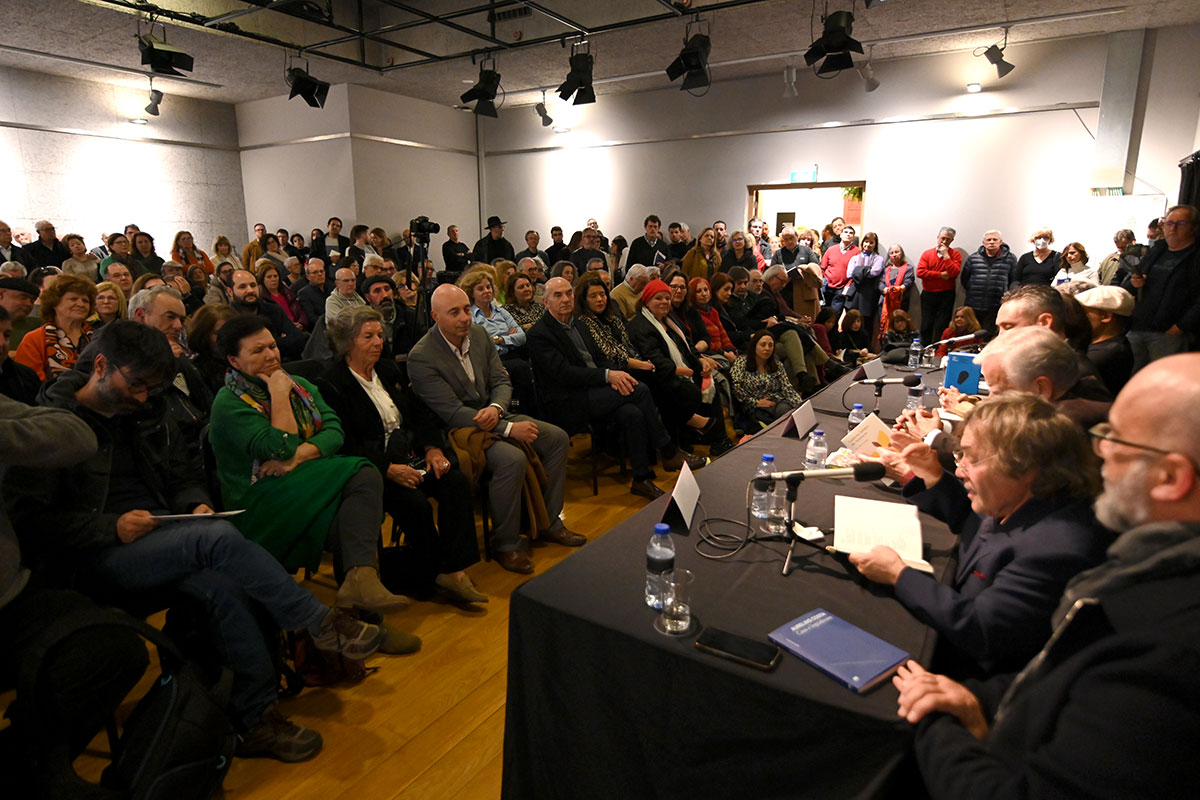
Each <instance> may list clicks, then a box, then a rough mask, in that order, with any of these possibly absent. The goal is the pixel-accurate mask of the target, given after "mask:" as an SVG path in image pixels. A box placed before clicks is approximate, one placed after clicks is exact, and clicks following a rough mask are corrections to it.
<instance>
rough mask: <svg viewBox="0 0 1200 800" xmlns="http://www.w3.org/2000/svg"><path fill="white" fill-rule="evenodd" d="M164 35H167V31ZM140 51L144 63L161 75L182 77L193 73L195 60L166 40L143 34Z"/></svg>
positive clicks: (139, 44) (140, 37)
mask: <svg viewBox="0 0 1200 800" xmlns="http://www.w3.org/2000/svg"><path fill="white" fill-rule="evenodd" d="M163 35H164V36H165V35H166V33H165V29H164V34H163ZM138 49H139V50H141V51H142V63H143V64H146V65H148V66H149V67H150V70H151V71H152V72H157V73H158V74H159V75H182V74H183V72H191V71H192V65H193V63H194V59H193V58H192V57H191V56H189V55H188V54H187V53H185V52H183V50H181V49H179V48H178V47H174V46H172V45H169V44H167V42H166V40H165V39H159V38H157V37H155V36H154V35H152V34H149V33H146V34H142V35H140V36H138ZM179 70H183V72H180V71H179Z"/></svg>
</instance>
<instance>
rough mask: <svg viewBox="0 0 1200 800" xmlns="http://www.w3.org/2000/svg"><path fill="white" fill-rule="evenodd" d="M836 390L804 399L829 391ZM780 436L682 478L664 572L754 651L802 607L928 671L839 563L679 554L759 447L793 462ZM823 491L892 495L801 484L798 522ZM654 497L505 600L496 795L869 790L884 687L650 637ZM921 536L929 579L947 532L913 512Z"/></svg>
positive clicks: (758, 552) (895, 727)
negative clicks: (849, 626) (503, 713)
mask: <svg viewBox="0 0 1200 800" xmlns="http://www.w3.org/2000/svg"><path fill="white" fill-rule="evenodd" d="M848 381H849V378H848V377H847V378H844V379H843V380H842V381H841V382H839V384H840V385H839V384H835V385H834V386H831V387H830V388H829V389H827V390H826V391H825V392H823V393H821V395H818V397H819V398H823V396H824V395H828V394H830V393H836V394H837V395H839V396H840V394H841V391H842V385H844V384H845V383H847V382H848ZM854 391H857V390H854ZM868 391H869V390H868ZM886 391H887V392H898V393H901V399H900V407H902V406H903V394H902V391H903V390H902V389H898V388H896V387H889V389H888V390H886ZM823 399H826V401H827V398H823ZM837 422H838V420H837V418H835V417H831V416H829V415H826V414H821V413H818V426H821V425H825V426H826V427H827V428H828V429H829V430H828V432H829V433H830V439H831V441H835V440H836V439H840V437H841V435H842V433H844V430H842V431H839V430H838V429H837V428H836V427H835V425H836V424H837ZM841 425H842V428H843V429H844V426H845V421H844V420H841ZM781 430H782V426H781V425H778V424H777V425H774V426H772V427H771V428H768V429H767V430H765V431H763V432H762V433H761V434H759V435H758V436H756V437H755V438H754V439H752V440H750V441H748V442H746V443H745V444H743V445H741V446H739V447H737V448H735V449H734V450H732V451H730V452H729V453H727V454H726V455H725V456H723V457H722V458H720V459H718V460H717V461H716V462H714V463H713V464H711V465H710V466H708V467H707V468H705V469H703V470H701V471H699V472H697V473H696V478H697V481H698V483H699V485H700V487H701V490H702V495H701V503H702V504H703V509H697V512H696V516H695V519H694V520H693V526H692V534H691V535H690V536H688V537H682V536H675V537H674V539H675V547H676V557H675V563H676V565H677V566H680V567H686V568H688V569H691V570H693V571H694V572H695V573H696V583H695V591H694V596H693V602H692V610H693V614H694V615H695V616H696V618H697V620H698V622H699V623H700V625H702V626H714V627H718V628H723V629H725V630H729V631H732V632H735V633H740V634H742V635H745V636H750V637H753V638H756V639H761V640H764V641H765V640H766V635H767V633H768V632H769V631H771V630H773V629H775V628H776V627H778V626H780V625H782V624H784V623H785V622H788V621H790V620H792V619H794V618H796V617H798V616H800V615H801V614H803V613H805V612H808V611H811V610H812V609H814V608H818V607H819V608H824V609H825V610H827V611H830V612H832V613H834V614H836V615H838V616H840V617H842V618H844V619H846V620H848V621H850V622H852V623H854V624H856V625H858V626H860V627H862V628H864V629H866V630H868V631H870V632H871V633H874V634H876V635H878V636H880V637H882V638H884V639H886V640H887V641H889V642H891V643H893V644H895V645H896V646H898V647H901V648H903V649H905V650H907V651H908V652H909V653H911V654H912V655H913V656H914V657H915V658H917V659H918V660H921V661H925V662H926V663H927V662H928V659H929V657H930V655H931V654H932V651H933V645H934V634H933V633H932V632H931V631H930V630H929V629H928V628H926V627H925V626H924V625H922V624H921V623H919V622H918V621H917V620H916V619H914V618H913V617H912V616H911V615H910V614H909V613H908V612H907V611H906V610H905V609H904V608H903V607H902V606H901V605H900V604H899V603H898V602H896V601H895V600H894V599H892V598H891V597H890V596H889V590H887V589H881V588H879V587H876V586H873V585H871V584H868V583H866V582H865V581H863V580H862V579H861V578H859V577H858V576H857V575H856V574H854V573H853V568H851V567H849V566H848V565H847V564H845V562H844V561H843V560H842V559H841V557H834V556H830V555H827V554H825V553H824V552H818V551H816V550H813V549H810V548H807V547H804V546H802V545H798V546H797V548H796V552H797V555H798V556H799V560H798V562H795V563H797V564H798V566H797V568H796V569H794V571H793V572H792V574H791V575H790V576H787V577H784V576H783V575H782V574H781V567H782V563H783V557H784V553H785V552H786V545H784V544H783V543H782V542H778V543H763V544H752V545H750V546H748V547H747V548H745V549H744V550H742V551H741V552H740V553H738V554H737V555H735V556H734V557H732V558H729V559H726V560H723V561H712V560H709V559H705V558H702V557H701V556H700V555H699V554H697V553H696V552H695V549H694V545H695V543H696V541H697V540H698V534H697V532H696V529H697V526H698V523H699V520H700V519H701V518H703V517H705V516H708V517H731V518H734V519H738V520H742V519H744V518H745V492H746V481H747V480H749V479H750V478H751V477H753V474H754V471H755V469H756V467H757V465H758V463H759V461H760V459H761V456H762V454H763V453H773V454H774V455H775V456H776V463H777V464H779V467H780V469H787V468H796V467H799V466H800V465H801V463H802V461H803V450H804V442H803V441H802V440H797V439H790V438H782V437H781V436H780V435H779V433H780V431H781ZM835 433H836V438H835ZM835 494H851V495H855V496H861V497H869V498H873V499H884V500H895V501H897V502H901V501H900V499H899V497H898V496H897V495H896V494H895V493H893V492H892V491H890V490H887V489H885V488H883V487H882V486H881V485H879V484H855V483H852V482H846V481H809V482H807V483H805V484H803V485H801V487H800V493H799V496H798V502H797V517H798V518H801V519H803V520H804V521H806V522H808V523H809V524H815V525H819V526H821V527H822V528H826V529H829V528H832V525H833V497H834V495H835ZM666 501H667V498H660V499H659V500H658V501H655V502H654V503H651V504H650V505H649V506H648V507H647V508H645V509H643V510H642V511H641V512H639V513H638V514H636V515H634V516H633V517H632V518H630V519H629V520H627V521H625V522H624V523H622V524H621V525H619V526H617V527H616V528H614V529H613V530H611V531H609V532H608V533H607V534H605V535H604V537H603V538H601V539H598V540H596V541H593V542H591V543H589V544H588V545H587V546H586V547H585V548H584V549H583V550H581V551H580V552H579V553H577V554H575V555H573V556H572V557H571V558H569V559H567V560H565V561H563V562H561V563H560V564H558V565H556V566H555V567H553V568H552V569H550V570H548V571H547V572H546V573H545V574H543V575H540V576H538V577H536V578H534V579H532V580H530V581H528V582H527V583H525V584H524V585H523V586H521V587H520V588H519V589H518V590H517V591H516V592H515V593H514V594H513V597H512V605H511V617H510V623H509V661H508V664H509V666H508V705H507V719H506V726H505V741H504V779H503V796H504V797H505V798H511V799H512V800H516V798H560V797H561V798H572V799H573V800H575V799H578V798H591V797H595V798H605V800H611V798H614V797H619V798H643V797H644V798H687V800H695V799H696V798H708V797H747V798H749V797H754V798H765V797H800V796H812V797H822V798H830V797H856V796H869V795H871V794H872V793H873V792H874V791H875V790H877V789H878V788H879V783H880V781H881V780H882V779H883V778H884V776H886V774H887V773H888V772H889V771H890V770H891V769H892V768H893V767H894V766H895V764H896V763H898V761H899V760H900V759H901V758H902V756H903V754H904V752H905V750H906V748H907V745H908V742H909V741H910V737H911V730H910V726H909V725H908V724H907V723H905V722H903V721H901V720H899V719H898V718H897V716H896V691H895V689H894V688H893V687H892V686H891V684H890V683H886V684H884V685H881V686H879V687H877V688H876V689H874V690H872V691H871V692H868V693H867V694H865V695H857V694H855V693H854V692H852V691H850V690H848V689H846V688H844V687H842V686H841V685H840V684H838V683H835V682H834V681H833V680H831V679H830V678H828V677H826V676H824V675H823V674H821V673H820V672H818V671H817V670H815V669H813V668H811V667H809V666H808V665H807V664H805V663H804V662H803V661H801V660H800V659H798V658H796V657H794V656H792V655H791V654H788V653H785V654H784V657H783V660H782V662H781V663H780V665H779V667H778V668H777V669H776V670H775V671H774V672H771V673H767V672H762V671H758V670H755V669H752V668H750V667H745V666H742V665H739V664H736V663H733V662H729V661H726V660H724V659H720V658H717V657H714V656H712V655H708V654H706V653H703V652H701V651H698V650H696V649H695V647H694V645H693V642H694V640H695V635H691V636H688V637H687V638H671V637H666V636H663V635H661V634H659V633H657V632H656V631H655V630H654V627H653V622H654V619H655V617H656V614H657V612H655V611H654V610H653V609H650V608H648V607H647V606H646V604H645V601H644V599H643V594H644V587H645V564H646V556H645V551H646V544H647V542H648V541H649V539H650V535H651V532H652V530H653V525H654V523H655V522H657V521H658V520H659V518H660V517H661V515H662V513H663V511H664V508H665V506H666ZM714 527H716V528H717V529H718V530H723V531H732V530H733V528H732V526H730V525H729V524H722V523H714ZM922 528H923V533H924V537H925V542H926V555H927V557H928V559H929V560H930V562H931V563H932V564H933V565H934V567H935V570H936V572H937V575H938V577H939V579H940V578H941V577H942V576H943V575H944V574H945V571H946V569H947V568H948V566H950V560H951V550H952V547H953V536H952V534H950V532H949V531H948V530H947V528H946V527H945V526H944V525H942V524H941V523H940V522H937V521H936V520H933V519H931V518H928V517H924V516H923V517H922ZM694 627H695V626H694Z"/></svg>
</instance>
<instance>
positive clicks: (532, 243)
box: [513, 231, 550, 262]
mask: <svg viewBox="0 0 1200 800" xmlns="http://www.w3.org/2000/svg"><path fill="white" fill-rule="evenodd" d="M541 241H542V235H541V234H540V233H538V232H537V231H525V249H524V250H522V251H521V252H519V253H517V254H516V255H515V256H513V261H520V260H521V259H522V258H540V259H541V260H542V261H544V262H548V261H549V260H550V256H548V255H546V252H545V251H544V250H539V249H538V244H540V243H541Z"/></svg>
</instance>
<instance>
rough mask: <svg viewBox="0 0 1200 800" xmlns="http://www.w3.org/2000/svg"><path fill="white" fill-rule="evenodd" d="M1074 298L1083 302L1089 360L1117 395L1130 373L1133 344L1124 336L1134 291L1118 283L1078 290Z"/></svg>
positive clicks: (1131, 369)
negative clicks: (1088, 329) (1088, 328)
mask: <svg viewBox="0 0 1200 800" xmlns="http://www.w3.org/2000/svg"><path fill="white" fill-rule="evenodd" d="M1075 299H1076V300H1077V301H1078V302H1079V305H1081V306H1083V310H1084V311H1085V312H1086V313H1087V318H1088V322H1089V323H1090V324H1091V330H1092V338H1091V340H1090V344H1088V348H1087V358H1088V361H1090V362H1092V364H1093V365H1095V367H1096V371H1097V372H1099V373H1100V380H1102V381H1104V385H1105V386H1106V387H1107V388H1108V390H1109V391H1110V392H1112V393H1113V395H1116V394H1117V393H1119V392H1120V391H1121V389H1122V388H1124V386H1125V384H1126V383H1127V382H1128V381H1129V376H1130V375H1132V374H1133V348H1132V347H1130V346H1129V339H1128V338H1126V336H1125V331H1126V330H1128V328H1129V318H1130V316H1132V315H1133V295H1131V294H1129V292H1127V291H1125V290H1124V289H1122V288H1120V287H1119V286H1097V287H1096V288H1094V289H1088V290H1087V291H1086V292H1080V293H1079V294H1077V295H1076V296H1075Z"/></svg>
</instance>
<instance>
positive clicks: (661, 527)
mask: <svg viewBox="0 0 1200 800" xmlns="http://www.w3.org/2000/svg"><path fill="white" fill-rule="evenodd" d="M654 532H655V533H661V534H667V533H670V532H671V526H670V525H668V524H667V523H665V522H657V523H655V525H654Z"/></svg>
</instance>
